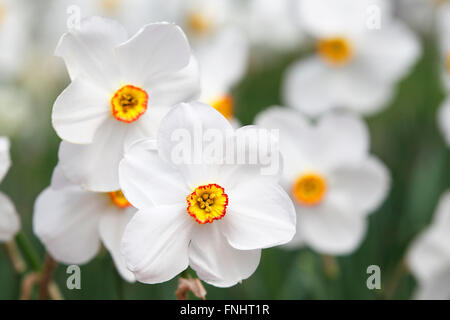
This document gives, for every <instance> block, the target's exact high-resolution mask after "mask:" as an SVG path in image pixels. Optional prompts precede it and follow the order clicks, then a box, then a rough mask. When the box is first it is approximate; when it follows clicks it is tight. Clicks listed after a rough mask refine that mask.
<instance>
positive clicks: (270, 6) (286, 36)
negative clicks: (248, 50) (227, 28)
mask: <svg viewBox="0 0 450 320" xmlns="http://www.w3.org/2000/svg"><path fill="white" fill-rule="evenodd" d="M300 1H301V0H300ZM298 2H299V1H298V0H277V1H273V0H250V1H249V3H248V6H247V11H246V13H247V14H245V15H244V16H243V17H242V19H243V20H244V21H245V22H244V26H245V29H246V30H247V31H248V34H249V38H250V41H251V43H252V44H253V45H255V46H256V47H259V48H266V47H268V48H270V49H275V50H291V49H294V48H296V47H298V46H299V45H300V44H301V43H302V42H303V41H304V40H305V35H304V33H303V31H302V28H301V21H298V19H297V17H296V14H295V6H296V5H297V4H298Z"/></svg>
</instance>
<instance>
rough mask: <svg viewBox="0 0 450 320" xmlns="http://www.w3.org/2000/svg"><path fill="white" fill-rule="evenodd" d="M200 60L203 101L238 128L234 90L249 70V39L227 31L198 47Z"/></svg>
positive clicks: (233, 29)
mask: <svg viewBox="0 0 450 320" xmlns="http://www.w3.org/2000/svg"><path fill="white" fill-rule="evenodd" d="M196 58H197V60H198V63H199V66H200V79H201V82H200V83H201V95H200V101H202V102H204V103H206V104H208V105H211V106H212V107H214V108H215V109H216V110H217V111H219V112H220V113H221V114H222V115H223V116H224V117H225V118H227V119H228V120H229V121H231V122H232V123H233V124H234V125H236V127H238V126H239V123H238V121H237V120H236V119H235V117H234V106H235V103H234V98H233V97H232V95H231V90H232V89H233V87H234V86H235V85H236V84H237V83H238V82H239V81H240V80H242V78H243V77H244V75H245V71H246V70H247V64H248V41H247V39H246V37H245V36H244V35H242V33H241V32H240V31H239V30H238V29H235V28H229V29H224V30H223V31H222V32H220V34H218V35H217V37H216V38H213V39H211V41H210V42H208V43H205V44H203V45H201V46H199V47H198V48H197V50H196Z"/></svg>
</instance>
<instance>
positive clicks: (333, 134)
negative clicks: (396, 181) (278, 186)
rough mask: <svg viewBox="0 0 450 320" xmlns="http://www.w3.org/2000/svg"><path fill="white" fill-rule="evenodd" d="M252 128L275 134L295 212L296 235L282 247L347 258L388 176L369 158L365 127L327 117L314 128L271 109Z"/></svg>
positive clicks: (294, 113) (353, 119)
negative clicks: (300, 248) (259, 128)
mask: <svg viewBox="0 0 450 320" xmlns="http://www.w3.org/2000/svg"><path fill="white" fill-rule="evenodd" d="M255 123H256V124H257V125H259V126H261V127H264V128H268V129H279V130H280V131H279V132H280V137H279V140H280V151H281V154H282V155H283V160H284V162H283V165H284V167H283V175H282V180H281V181H282V185H283V187H284V188H285V190H286V191H287V192H289V194H290V195H291V198H292V199H293V201H294V203H295V207H296V210H297V220H298V223H297V233H296V235H295V237H294V239H293V241H292V242H291V243H290V244H288V246H290V247H293V248H296V247H299V246H301V245H303V244H307V245H309V246H310V247H312V248H313V249H314V250H316V251H318V252H320V253H325V254H335V255H338V254H339V255H340V254H349V253H351V252H353V251H354V250H355V249H356V248H357V247H358V246H359V244H360V243H361V241H362V239H363V237H364V235H365V232H366V224H367V215H368V214H370V213H371V212H373V211H374V210H375V209H376V208H377V207H378V206H379V205H380V204H381V203H382V201H383V200H384V199H385V197H386V195H387V193H388V189H389V185H390V177H389V173H388V170H387V169H386V167H385V166H384V164H382V163H381V161H380V160H378V159H377V158H376V157H374V156H372V155H369V132H368V129H367V127H366V125H365V123H364V122H363V121H362V120H361V119H359V118H357V117H355V116H351V115H346V114H344V115H339V114H333V113H332V114H327V115H325V116H323V117H322V118H320V120H319V121H318V123H317V124H316V125H313V124H311V123H310V122H308V121H307V120H306V119H305V118H304V117H303V116H302V115H301V113H300V112H298V111H296V110H293V109H288V108H281V107H272V108H270V109H268V110H267V111H265V112H263V113H261V114H260V115H259V116H258V117H257V119H256V120H255Z"/></svg>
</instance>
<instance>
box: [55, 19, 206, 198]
mask: <svg viewBox="0 0 450 320" xmlns="http://www.w3.org/2000/svg"><path fill="white" fill-rule="evenodd" d="M56 54H57V55H58V56H60V57H62V58H63V59H64V62H65V63H66V66H67V69H68V71H69V74H70V78H71V80H72V82H71V84H70V85H69V86H68V87H67V88H66V89H65V90H64V91H63V92H62V93H61V94H60V96H59V97H58V98H57V100H56V102H55V104H54V107H53V113H52V123H53V127H54V128H55V130H56V132H57V133H58V135H59V136H60V137H61V138H62V139H63V143H62V144H61V147H60V149H59V160H60V166H61V168H62V169H63V171H64V174H65V175H66V176H67V178H68V179H70V180H71V181H73V182H74V183H75V184H78V185H81V186H83V187H85V188H87V189H89V190H92V191H101V192H107V191H115V190H117V189H119V182H118V176H117V168H118V165H119V161H120V159H121V158H122V156H123V150H124V148H125V147H126V146H127V145H129V144H131V143H132V142H134V141H135V140H138V139H141V138H145V137H151V136H153V135H154V134H155V131H156V129H157V127H158V124H159V121H160V120H161V118H162V117H163V116H164V115H165V114H166V113H167V112H168V111H169V110H170V108H171V107H172V106H173V105H174V104H176V103H179V102H182V101H189V100H190V99H191V98H193V97H195V96H196V95H197V94H198V92H199V78H198V68H197V65H196V63H195V61H194V59H193V58H191V49H190V47H189V43H188V41H187V39H186V37H185V35H184V33H183V31H182V30H181V29H180V28H179V27H177V26H176V25H174V24H169V23H153V24H148V25H146V26H144V27H143V28H142V29H141V30H140V31H139V32H138V33H137V34H136V35H135V36H133V37H132V38H130V39H128V36H127V33H126V31H125V29H124V28H123V27H122V26H121V25H120V24H118V23H116V22H115V21H112V20H108V19H104V18H100V17H92V18H89V19H85V20H82V21H81V26H80V28H75V29H72V30H71V31H69V32H68V33H66V34H64V35H63V37H62V38H61V40H60V42H59V44H58V47H57V49H56Z"/></svg>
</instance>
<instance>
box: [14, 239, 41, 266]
mask: <svg viewBox="0 0 450 320" xmlns="http://www.w3.org/2000/svg"><path fill="white" fill-rule="evenodd" d="M16 242H17V245H18V247H19V249H20V251H21V252H22V255H23V257H24V258H25V261H26V262H27V265H28V266H29V268H30V269H31V270H33V271H35V272H40V271H41V269H42V262H41V259H40V258H39V255H38V254H37V253H36V251H35V250H34V248H33V246H32V245H31V243H30V241H29V240H28V238H27V236H26V235H25V233H23V231H21V232H19V233H18V234H17V236H16Z"/></svg>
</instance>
